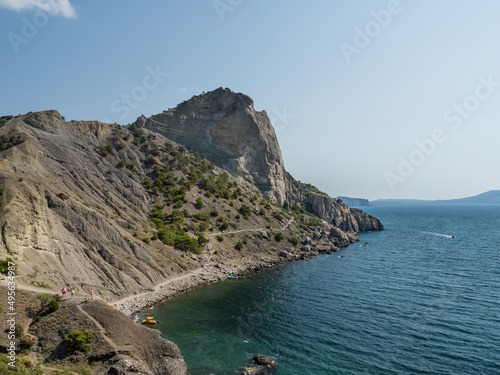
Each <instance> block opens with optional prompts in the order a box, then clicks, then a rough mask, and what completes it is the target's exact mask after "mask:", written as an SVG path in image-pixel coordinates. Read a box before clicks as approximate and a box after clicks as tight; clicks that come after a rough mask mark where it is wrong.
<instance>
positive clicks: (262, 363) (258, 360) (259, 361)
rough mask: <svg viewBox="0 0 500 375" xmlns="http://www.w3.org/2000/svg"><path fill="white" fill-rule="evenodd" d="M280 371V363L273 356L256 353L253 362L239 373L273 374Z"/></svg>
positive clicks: (239, 374)
mask: <svg viewBox="0 0 500 375" xmlns="http://www.w3.org/2000/svg"><path fill="white" fill-rule="evenodd" d="M276 371H278V364H277V363H276V361H275V360H274V359H272V358H271V357H268V356H265V355H262V354H256V355H254V356H253V359H252V364H251V365H250V366H249V367H246V368H244V369H240V370H239V371H237V372H236V374H237V375H272V374H275V373H276Z"/></svg>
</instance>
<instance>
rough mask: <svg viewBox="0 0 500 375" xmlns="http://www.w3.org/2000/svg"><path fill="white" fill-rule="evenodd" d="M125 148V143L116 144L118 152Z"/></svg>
mask: <svg viewBox="0 0 500 375" xmlns="http://www.w3.org/2000/svg"><path fill="white" fill-rule="evenodd" d="M125 146H126V144H125V143H123V142H118V143H117V144H116V149H117V150H123V149H124V148H125Z"/></svg>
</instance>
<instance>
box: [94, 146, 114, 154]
mask: <svg viewBox="0 0 500 375" xmlns="http://www.w3.org/2000/svg"><path fill="white" fill-rule="evenodd" d="M113 149H114V146H113V144H112V143H108V144H107V145H105V146H97V147H96V150H97V152H98V153H99V154H100V155H101V156H104V157H105V156H108V155H109V154H110V153H112V152H113Z"/></svg>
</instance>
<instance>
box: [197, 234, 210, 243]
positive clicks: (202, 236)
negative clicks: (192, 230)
mask: <svg viewBox="0 0 500 375" xmlns="http://www.w3.org/2000/svg"><path fill="white" fill-rule="evenodd" d="M207 243H208V239H207V238H206V237H205V236H204V235H203V233H200V234H199V235H198V244H199V245H200V246H203V245H205V244H207Z"/></svg>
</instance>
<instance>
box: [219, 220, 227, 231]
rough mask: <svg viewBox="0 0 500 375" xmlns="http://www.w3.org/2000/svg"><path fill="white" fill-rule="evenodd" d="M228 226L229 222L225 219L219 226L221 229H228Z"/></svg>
mask: <svg viewBox="0 0 500 375" xmlns="http://www.w3.org/2000/svg"><path fill="white" fill-rule="evenodd" d="M228 228H229V223H228V222H227V221H226V220H224V221H223V222H222V224H221V226H220V227H219V229H220V230H226V229H228Z"/></svg>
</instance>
